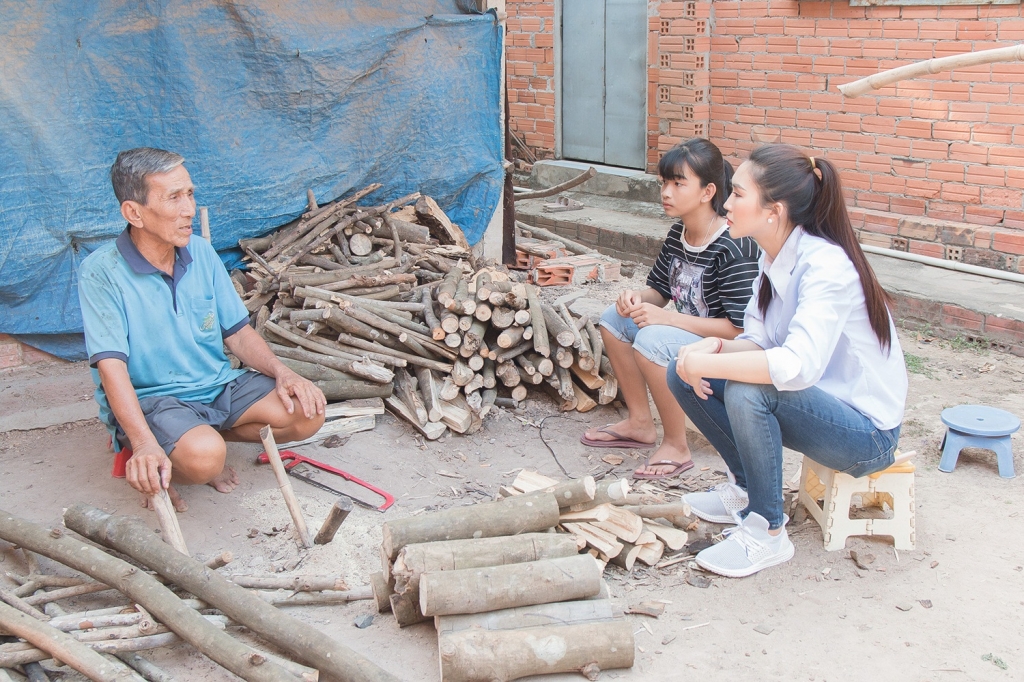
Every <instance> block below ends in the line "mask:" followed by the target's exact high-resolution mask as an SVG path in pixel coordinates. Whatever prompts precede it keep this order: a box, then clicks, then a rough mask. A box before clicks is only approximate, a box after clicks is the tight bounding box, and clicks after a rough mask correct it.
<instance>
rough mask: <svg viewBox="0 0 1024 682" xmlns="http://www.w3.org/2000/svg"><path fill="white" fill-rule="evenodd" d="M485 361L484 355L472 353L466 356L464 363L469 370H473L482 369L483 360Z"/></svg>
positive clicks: (478, 370)
mask: <svg viewBox="0 0 1024 682" xmlns="http://www.w3.org/2000/svg"><path fill="white" fill-rule="evenodd" d="M485 361H486V358H485V357H484V356H482V355H480V354H477V355H472V356H470V357H468V358H466V364H467V365H469V368H470V369H471V370H473V371H474V372H480V371H482V370H483V368H484V362H485Z"/></svg>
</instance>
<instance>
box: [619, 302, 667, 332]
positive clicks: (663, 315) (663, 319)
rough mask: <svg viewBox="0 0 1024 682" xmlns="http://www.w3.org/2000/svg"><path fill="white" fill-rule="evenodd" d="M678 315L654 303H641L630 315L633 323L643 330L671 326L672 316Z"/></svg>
mask: <svg viewBox="0 0 1024 682" xmlns="http://www.w3.org/2000/svg"><path fill="white" fill-rule="evenodd" d="M677 314H678V313H676V312H674V311H672V310H668V309H666V308H663V307H660V306H656V305H654V304H653V303H641V304H640V305H639V306H637V307H636V308H635V309H634V310H633V312H632V313H630V317H632V318H633V323H634V324H636V326H638V327H640V328H641V329H643V328H644V327H649V326H651V325H654V324H661V325H667V326H671V325H672V316H673V315H677Z"/></svg>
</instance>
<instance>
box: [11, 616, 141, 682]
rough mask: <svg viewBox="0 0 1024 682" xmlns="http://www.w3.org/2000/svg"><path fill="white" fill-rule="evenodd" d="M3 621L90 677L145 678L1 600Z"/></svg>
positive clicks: (102, 681)
mask: <svg viewBox="0 0 1024 682" xmlns="http://www.w3.org/2000/svg"><path fill="white" fill-rule="evenodd" d="M0 625H2V626H3V628H4V630H6V631H7V632H9V633H11V634H13V635H16V636H18V637H21V638H22V639H23V640H25V641H26V642H28V643H30V644H32V645H34V646H36V647H38V648H40V649H42V650H43V651H45V652H46V653H48V654H50V655H51V656H53V657H54V658H57V659H60V660H61V661H62V662H64V663H66V664H68V665H69V666H71V667H72V668H74V669H75V670H77V671H78V672H80V673H82V674H83V675H85V676H86V677H88V678H89V679H90V680H95V682H108V681H110V682H119V681H120V680H124V681H125V682H127V681H129V680H130V681H131V682H142V678H141V677H139V676H138V675H137V674H136V673H135V672H134V671H133V670H132V669H131V668H129V667H127V666H125V665H123V664H116V663H114V662H113V661H108V660H107V659H105V658H103V656H101V655H100V654H98V653H96V652H95V651H93V650H92V649H90V648H89V647H87V646H86V645H85V644H82V643H81V642H79V641H77V640H75V638H74V637H72V636H71V635H68V634H66V633H64V632H61V631H60V630H57V629H54V628H52V627H50V626H49V625H47V624H46V623H41V622H39V621H38V620H36V619H35V618H32V617H31V616H29V615H27V614H24V613H22V612H21V611H18V610H17V609H15V608H14V607H13V606H8V605H7V604H0Z"/></svg>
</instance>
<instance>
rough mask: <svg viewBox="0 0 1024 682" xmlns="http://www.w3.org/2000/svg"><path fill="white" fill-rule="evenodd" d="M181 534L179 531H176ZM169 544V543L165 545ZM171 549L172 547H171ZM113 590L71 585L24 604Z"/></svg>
mask: <svg viewBox="0 0 1024 682" xmlns="http://www.w3.org/2000/svg"><path fill="white" fill-rule="evenodd" d="M178 532H179V533H180V532H181V529H180V528H179V529H178ZM167 544H171V543H169V542H168V543H167ZM171 546H172V547H173V545H171ZM112 589H114V588H112V587H110V586H109V585H104V584H103V583H96V582H88V583H85V584H83V585H72V586H70V587H62V588H60V589H57V590H50V591H49V592H45V591H43V590H40V591H38V592H36V593H35V594H34V595H32V596H30V597H25V603H26V604H31V605H32V606H38V605H40V604H49V603H50V602H55V601H59V600H61V599H70V598H72V597H80V596H82V595H85V594H95V593H96V592H106V591H107V590H112Z"/></svg>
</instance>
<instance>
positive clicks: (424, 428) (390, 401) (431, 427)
mask: <svg viewBox="0 0 1024 682" xmlns="http://www.w3.org/2000/svg"><path fill="white" fill-rule="evenodd" d="M457 389H458V387H456V390H457ZM384 402H385V403H386V404H387V406H388V407H389V408H391V411H392V412H393V413H394V414H395V415H397V416H399V417H401V418H402V419H404V420H405V421H407V422H409V423H410V424H412V426H413V428H415V429H416V430H417V431H419V432H420V433H422V434H423V437H424V438H426V439H427V440H437V439H438V438H440V437H441V436H443V435H444V432H445V431H446V430H447V427H445V425H444V424H440V423H436V422H431V421H428V422H427V423H426V424H420V422H419V420H418V419H417V418H416V415H415V413H413V411H412V410H410V409H409V407H408V406H407V405H406V404H405V403H404V402H402V401H401V400H399V399H398V398H396V397H395V396H389V397H387V398H385V399H384Z"/></svg>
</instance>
